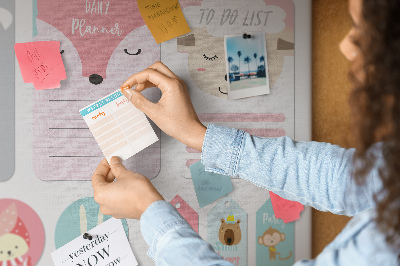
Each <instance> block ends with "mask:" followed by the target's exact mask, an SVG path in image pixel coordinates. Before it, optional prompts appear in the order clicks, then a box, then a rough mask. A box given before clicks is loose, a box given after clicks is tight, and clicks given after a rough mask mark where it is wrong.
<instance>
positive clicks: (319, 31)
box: [312, 0, 354, 258]
mask: <svg viewBox="0 0 400 266" xmlns="http://www.w3.org/2000/svg"><path fill="white" fill-rule="evenodd" d="M312 9H313V10H312V16H313V19H312V27H313V32H312V34H313V38H312V46H313V56H312V62H313V70H312V75H313V83H312V86H313V93H312V125H313V126H312V134H313V140H315V141H323V142H329V143H333V144H337V145H340V146H342V147H345V148H351V147H352V146H354V143H352V141H351V140H350V138H349V133H350V130H349V125H350V107H349V104H348V101H349V94H350V90H351V84H350V82H349V81H348V79H347V73H348V71H349V68H350V64H349V62H347V60H346V59H345V57H344V56H343V55H342V54H341V53H340V50H339V43H340V41H341V40H342V38H343V37H344V36H345V35H346V34H347V32H348V31H349V30H350V28H351V18H350V16H349V15H348V3H347V1H346V0H339V1H329V0H320V1H313V5H312ZM348 221H349V217H346V216H341V215H334V214H331V213H325V212H320V211H317V210H313V213H312V224H313V228H312V234H313V237H312V256H313V257H314V258H315V257H316V256H318V254H319V253H320V252H321V251H322V250H323V249H324V247H325V246H326V245H327V244H329V243H330V242H331V241H332V240H333V239H334V238H335V237H336V236H337V234H339V232H340V231H341V230H342V229H343V227H344V226H345V225H346V223H347V222H348Z"/></svg>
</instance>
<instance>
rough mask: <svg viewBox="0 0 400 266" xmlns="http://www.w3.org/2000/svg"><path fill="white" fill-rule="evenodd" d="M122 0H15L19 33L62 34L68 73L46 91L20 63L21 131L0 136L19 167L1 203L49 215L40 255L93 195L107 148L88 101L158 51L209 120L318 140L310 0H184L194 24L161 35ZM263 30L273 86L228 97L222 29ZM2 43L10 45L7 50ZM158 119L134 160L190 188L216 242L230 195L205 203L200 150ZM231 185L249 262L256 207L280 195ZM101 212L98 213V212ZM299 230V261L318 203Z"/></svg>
mask: <svg viewBox="0 0 400 266" xmlns="http://www.w3.org/2000/svg"><path fill="white" fill-rule="evenodd" d="M89 2H91V3H93V1H89ZM99 2H100V1H99ZM117 2H118V8H117V4H116V2H115V1H111V0H110V1H102V3H103V4H104V9H102V12H103V13H104V14H89V13H90V11H89V13H88V12H87V2H85V1H83V0H73V1H62V0H60V1H54V0H52V1H49V0H32V1H25V0H16V1H15V13H14V12H13V11H12V10H11V8H9V7H6V6H5V7H4V8H5V9H8V10H10V12H11V13H13V20H12V23H14V24H15V42H17V43H22V42H30V41H39V40H57V41H60V42H61V47H60V50H61V51H62V50H63V53H62V58H63V61H64V65H65V68H66V72H67V79H66V80H64V81H62V82H61V88H60V89H55V90H48V91H36V90H35V89H34V88H33V85H32V84H25V83H24V82H23V80H22V77H21V74H20V70H19V66H18V62H15V91H12V92H11V94H10V97H11V96H12V97H14V92H15V121H16V123H15V132H5V131H4V132H3V131H1V134H2V136H1V138H0V139H1V140H0V145H1V147H6V150H7V155H8V156H6V159H4V160H1V161H0V164H2V165H1V166H2V168H3V169H6V170H9V172H10V174H8V175H7V176H2V177H0V182H1V183H0V188H1V192H0V201H1V199H3V198H12V199H16V200H19V201H22V202H25V203H26V204H28V205H29V206H31V207H32V209H33V210H35V211H36V213H37V214H38V215H39V217H40V218H41V221H42V223H43V226H44V230H45V248H44V250H43V254H42V256H41V259H40V260H39V262H38V265H50V264H51V263H52V262H51V258H50V255H49V254H50V252H52V251H54V250H55V248H56V244H55V242H57V239H56V236H57V234H58V233H59V232H56V231H57V230H58V229H57V228H59V227H58V226H59V225H58V221H59V218H60V217H61V216H62V213H63V211H64V210H66V209H67V208H68V206H70V205H72V204H73V203H74V202H75V201H77V200H80V199H84V198H85V199H86V198H88V197H92V196H93V192H92V188H91V183H90V181H89V180H90V178H91V175H92V172H93V170H94V169H95V167H96V166H97V164H98V163H99V162H100V160H101V158H102V157H103V156H102V154H101V151H100V149H99V147H98V146H97V143H96V142H95V141H94V139H93V137H92V136H91V134H90V131H89V130H88V129H87V128H86V125H85V122H84V121H83V119H81V117H80V115H79V112H78V110H79V109H81V108H82V107H84V106H86V105H88V104H89V103H91V102H94V101H95V100H98V99H100V98H102V97H103V96H105V95H107V94H109V93H110V92H112V91H114V90H115V89H116V88H118V87H119V85H120V84H121V83H122V82H123V81H124V80H125V79H126V78H127V77H129V76H130V75H131V74H133V73H135V72H138V71H141V70H143V69H145V68H146V67H147V66H149V65H150V64H152V63H154V62H155V61H157V60H161V61H162V62H163V63H164V64H166V65H167V66H168V67H169V68H170V69H171V70H172V71H173V72H174V73H176V74H177V75H178V76H179V77H180V78H182V79H183V80H184V81H185V82H186V84H187V85H188V88H189V92H190V97H191V99H192V102H193V105H194V107H195V109H196V112H197V113H198V115H199V118H200V120H201V121H202V122H203V123H204V124H208V123H215V124H218V125H223V126H229V127H235V128H240V129H243V130H245V131H247V132H249V133H250V134H254V135H258V136H263V137H278V136H284V135H287V136H290V137H292V138H294V139H296V140H302V141H308V140H311V1H310V0H301V1H292V0H251V1H239V0H235V1H231V0H229V1H228V0H225V1H222V2H221V1H216V0H203V1H201V0H180V1H179V3H180V5H181V8H182V10H183V13H184V16H185V18H186V20H187V22H188V24H189V26H190V28H191V32H190V33H188V34H186V35H184V36H180V37H178V38H175V39H172V40H169V41H167V42H164V43H161V44H160V45H157V44H156V42H155V41H154V39H153V37H152V35H151V33H150V32H149V30H148V29H147V26H146V25H145V24H144V22H143V20H142V19H141V17H140V14H139V11H138V9H137V6H136V3H135V1H117ZM106 3H109V6H106V5H105V4H106ZM225 3H226V4H225ZM0 8H2V6H0ZM106 8H108V10H107V14H105V10H106ZM228 9H229V11H228ZM263 10H264V11H265V12H264V11H263ZM259 11H263V13H258V12H259ZM270 11H272V12H270ZM95 12H96V11H95ZM97 12H99V10H98V11H97ZM124 12H125V13H124ZM269 12H270V13H269ZM263 14H264V15H265V16H264V17H262V15H263ZM267 14H268V17H267ZM113 17H114V18H116V17H118V20H115V21H114V20H113V19H112V18H113ZM121 18H129V20H126V19H121ZM63 19H64V20H63ZM74 19H79V22H80V21H81V20H82V19H85V23H86V24H85V25H103V24H104V25H107V27H109V28H111V27H115V23H116V22H117V23H118V28H119V30H120V33H121V34H120V36H118V34H117V35H112V36H111V35H107V34H103V35H101V36H100V37H97V38H92V36H90V35H89V33H85V29H82V32H79V30H80V29H79V27H77V28H75V29H74V31H75V32H74V35H72V28H74V27H76V25H78V24H73V23H78V22H76V21H75V20H74ZM111 20H112V21H113V22H112V24H111V22H110V21H111ZM74 21H75V22H74ZM71 22H72V26H71ZM14 24H13V26H11V27H14ZM264 24H265V25H264ZM2 26H3V28H4V25H3V24H2V25H0V30H2V28H1V27H2ZM71 27H72V28H71ZM256 31H257V32H258V31H264V32H265V34H266V42H267V53H268V58H267V62H266V63H268V67H269V77H270V90H271V93H270V94H269V95H263V96H257V97H252V98H247V99H240V100H231V101H229V100H228V99H227V97H226V94H224V93H226V91H227V85H226V84H227V83H226V77H225V73H226V70H225V61H224V48H223V41H224V38H223V36H224V34H235V33H244V32H246V33H251V32H256ZM78 34H79V35H78ZM82 34H83V36H82ZM85 38H87V39H85ZM10 40H11V39H10ZM0 42H3V41H0ZM105 43H107V45H104V44H105ZM282 44H283V45H282ZM293 44H294V46H293ZM3 46H4V44H3V43H1V44H0V48H1V49H3ZM11 47H12V46H11ZM9 51H10V50H9ZM8 53H10V52H8ZM215 56H216V57H215ZM213 57H214V60H211V58H213ZM235 60H240V59H239V58H238V59H235ZM253 62H254V61H253ZM13 63H14V62H13ZM2 68H4V66H2ZM10 75H11V74H10ZM12 75H14V73H12ZM100 77H101V79H100ZM100 81H101V82H100ZM13 82H14V81H13ZM99 82H100V83H99ZM96 83H99V84H96ZM145 95H146V97H148V98H149V99H151V100H152V101H157V100H158V99H159V97H160V92H159V90H157V89H154V88H152V89H148V90H147V91H146V93H145ZM12 108H14V107H13V106H7V105H5V106H0V111H1V113H2V114H7V115H3V116H5V117H2V118H3V119H6V120H7V119H8V120H7V121H8V123H10V127H11V131H12V130H13V124H12V123H13V117H12V116H13V115H14V113H13V112H10V111H9V109H12ZM152 126H153V129H154V130H155V132H156V134H157V135H158V137H159V138H160V141H158V142H157V143H155V144H153V145H152V146H150V147H149V148H147V149H145V150H144V151H142V152H140V153H138V154H137V155H135V156H133V157H132V158H131V159H129V160H127V161H126V162H125V165H126V166H127V167H128V168H129V169H131V170H133V171H136V172H139V173H142V174H144V175H146V176H147V177H148V178H150V179H151V180H152V182H153V184H154V185H155V187H156V188H157V189H158V190H159V191H160V192H161V194H162V195H163V196H164V198H165V200H167V201H171V200H173V199H175V198H176V197H175V196H176V195H179V199H181V200H184V201H185V204H187V205H188V206H190V207H191V208H193V210H194V211H195V212H196V213H197V214H198V217H199V218H198V231H199V234H200V236H202V237H203V238H204V239H205V240H207V238H208V237H207V229H208V228H207V216H208V213H209V212H210V211H211V210H212V209H213V208H214V207H215V206H217V203H218V202H220V201H221V200H223V199H221V200H220V201H216V202H214V203H212V204H210V205H208V206H206V207H204V208H201V209H200V208H199V205H198V203H197V199H196V195H195V191H194V188H193V184H192V181H191V175H190V171H189V166H190V165H191V164H192V163H194V162H196V161H198V160H199V159H200V153H198V152H196V151H195V150H192V149H190V148H189V147H186V146H185V145H183V144H181V143H179V142H178V141H176V140H174V139H172V138H170V137H169V136H167V135H166V134H164V133H162V132H161V131H160V130H159V129H158V128H157V127H156V126H155V125H154V124H152ZM14 135H15V160H14V146H11V144H12V143H13V141H11V144H10V139H12V137H14ZM6 137H7V138H6ZM14 162H15V172H14V174H12V172H13V170H14V167H13V165H14ZM78 169H79V170H78ZM2 181H5V182H2ZM232 183H233V187H234V191H233V192H232V193H230V194H229V197H230V198H231V199H233V200H234V201H235V202H237V204H238V205H239V206H241V208H243V210H244V211H245V212H247V215H248V221H247V224H248V228H247V265H256V248H257V236H256V234H258V232H256V231H258V230H256V217H258V216H257V215H258V213H259V210H261V208H263V206H264V203H266V202H268V199H269V194H268V191H266V190H264V189H261V188H258V187H256V186H254V185H252V184H250V183H249V182H246V181H244V180H240V179H236V178H232ZM247 195H252V196H251V197H248V196H247ZM181 205H182V204H181ZM185 206H186V205H185ZM1 211H2V210H1V209H0V213H1ZM88 215H89V214H88ZM93 215H96V219H97V212H96V213H95V214H93ZM127 224H128V228H129V241H130V243H131V246H132V249H133V251H134V254H135V256H136V258H137V260H138V262H139V265H152V260H151V259H150V258H149V257H147V255H146V252H147V244H146V243H145V242H144V240H143V238H142V236H141V232H140V226H139V222H138V221H134V220H128V221H127ZM66 230H67V229H66ZM293 234H294V235H293V238H294V250H293V259H294V261H297V260H299V259H304V258H310V257H311V210H310V208H308V207H307V208H305V210H304V211H303V212H302V214H301V219H300V220H298V221H296V222H295V223H294V233H293ZM55 239H56V240H55ZM57 245H58V244H57ZM257 265H258V264H257ZM271 265H288V264H271Z"/></svg>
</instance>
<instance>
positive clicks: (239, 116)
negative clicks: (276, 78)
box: [197, 113, 286, 123]
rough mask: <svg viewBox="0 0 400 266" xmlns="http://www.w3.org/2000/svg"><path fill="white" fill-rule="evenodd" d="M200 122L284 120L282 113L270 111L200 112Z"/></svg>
mask: <svg viewBox="0 0 400 266" xmlns="http://www.w3.org/2000/svg"><path fill="white" fill-rule="evenodd" d="M197 116H198V117H199V119H200V121H202V122H209V123H213V122H285V120H286V117H285V115H284V114H272V113H200V114H197Z"/></svg>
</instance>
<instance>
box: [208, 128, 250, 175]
mask: <svg viewBox="0 0 400 266" xmlns="http://www.w3.org/2000/svg"><path fill="white" fill-rule="evenodd" d="M244 133H245V132H244V131H242V130H238V129H234V128H229V127H222V126H217V125H214V124H209V125H208V127H207V131H206V135H205V137H204V142H203V149H202V150H203V152H202V154H201V163H202V164H203V165H204V166H205V170H206V171H209V172H215V173H218V174H222V175H229V176H236V171H237V168H238V165H239V159H240V155H241V151H242V149H243V139H244Z"/></svg>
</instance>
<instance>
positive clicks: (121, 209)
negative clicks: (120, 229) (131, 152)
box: [92, 157, 164, 219]
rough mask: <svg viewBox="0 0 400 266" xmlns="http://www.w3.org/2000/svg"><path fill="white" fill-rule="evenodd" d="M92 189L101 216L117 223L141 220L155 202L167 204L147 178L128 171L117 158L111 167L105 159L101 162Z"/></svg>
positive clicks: (112, 161) (95, 173)
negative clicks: (113, 218)
mask: <svg viewBox="0 0 400 266" xmlns="http://www.w3.org/2000/svg"><path fill="white" fill-rule="evenodd" d="M114 179H117V180H116V181H115V182H113V181H114ZM92 186H93V192H94V200H95V201H96V202H97V203H98V204H99V205H100V211H101V213H103V214H104V215H111V216H113V217H115V218H118V219H122V218H131V219H140V216H141V215H142V214H143V212H144V211H145V210H146V209H147V207H149V206H150V205H151V204H152V203H153V202H155V201H158V200H164V198H163V197H162V196H161V194H160V193H159V192H158V191H157V189H156V188H155V187H154V186H153V184H152V183H151V182H150V180H149V179H148V178H147V177H145V176H143V175H141V174H138V173H134V172H132V171H129V170H128V169H126V168H125V166H124V165H123V164H122V162H121V160H120V159H119V158H118V157H112V158H111V160H110V164H108V162H107V160H106V159H103V160H102V161H101V163H100V164H99V166H97V169H96V170H95V172H94V174H93V176H92Z"/></svg>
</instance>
